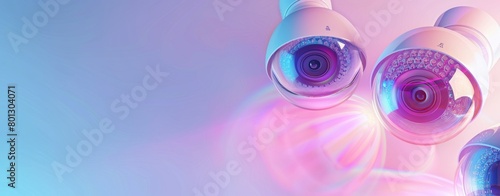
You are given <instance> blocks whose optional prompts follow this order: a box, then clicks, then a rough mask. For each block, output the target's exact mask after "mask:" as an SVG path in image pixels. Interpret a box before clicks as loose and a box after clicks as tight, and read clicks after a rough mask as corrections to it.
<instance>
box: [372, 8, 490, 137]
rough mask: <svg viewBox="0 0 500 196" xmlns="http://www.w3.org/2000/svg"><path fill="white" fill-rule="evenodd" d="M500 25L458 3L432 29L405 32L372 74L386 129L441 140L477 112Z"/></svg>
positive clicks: (374, 91)
mask: <svg viewBox="0 0 500 196" xmlns="http://www.w3.org/2000/svg"><path fill="white" fill-rule="evenodd" d="M499 47H500V26H499V25H498V23H497V22H496V21H495V19H494V18H493V17H491V16H490V15H489V14H487V13H486V12H484V11H481V10H479V9H476V8H472V7H455V8H452V9H450V10H448V11H446V12H445V13H444V14H442V15H441V16H440V17H439V19H438V20H437V22H436V24H435V26H433V27H422V28H417V29H414V30H411V31H409V32H406V33H404V34H403V35H401V36H400V37H398V38H397V39H396V40H394V41H393V42H392V43H391V44H390V45H389V46H388V47H387V48H386V49H385V51H384V52H383V53H382V55H381V57H380V58H379V60H378V62H377V64H376V66H375V69H374V71H373V74H372V78H371V84H372V89H373V99H374V106H375V108H376V109H377V111H378V112H377V114H378V116H379V118H380V119H381V121H382V122H383V124H384V125H385V127H386V128H387V129H388V130H389V131H390V132H391V133H392V134H393V135H395V136H396V137H398V138H400V139H402V140H404V141H407V142H410V143H414V144H423V145H427V144H437V143H441V142H444V141H447V140H449V139H451V138H452V137H454V136H455V135H457V134H458V133H460V132H461V131H462V130H463V129H464V128H465V127H466V126H467V125H468V124H469V123H470V122H471V121H472V120H473V119H474V118H475V117H476V116H477V114H478V113H479V111H480V109H481V108H482V106H483V104H484V100H485V99H486V97H487V95H488V90H489V75H488V74H489V71H490V70H491V68H492V67H493V66H494V64H495V63H496V62H497V61H498V58H499V56H500V55H499V54H500V50H499Z"/></svg>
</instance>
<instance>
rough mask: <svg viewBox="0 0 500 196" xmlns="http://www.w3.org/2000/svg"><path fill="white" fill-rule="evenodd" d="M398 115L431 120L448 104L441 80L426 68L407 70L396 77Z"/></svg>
mask: <svg viewBox="0 0 500 196" xmlns="http://www.w3.org/2000/svg"><path fill="white" fill-rule="evenodd" d="M395 87H396V89H397V91H398V92H397V94H396V96H397V104H398V106H399V108H400V110H397V112H398V113H399V115H401V116H403V117H405V118H406V119H408V120H411V121H413V122H418V123H424V122H428V121H432V120H434V119H436V118H438V117H439V116H441V115H442V114H443V112H444V111H445V110H446V108H447V105H448V90H447V88H446V85H445V84H444V82H443V80H442V79H441V78H439V77H438V76H437V75H435V74H434V73H432V72H430V71H427V70H413V71H408V72H406V73H404V74H402V75H401V76H399V77H398V79H396V82H395Z"/></svg>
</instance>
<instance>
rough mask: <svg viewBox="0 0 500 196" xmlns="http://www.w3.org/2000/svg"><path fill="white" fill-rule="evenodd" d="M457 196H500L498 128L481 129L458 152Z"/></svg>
mask: <svg viewBox="0 0 500 196" xmlns="http://www.w3.org/2000/svg"><path fill="white" fill-rule="evenodd" d="M459 160H460V163H459V166H458V169H457V174H456V176H455V192H456V195H477V196H479V195H500V127H496V128H494V129H488V130H486V131H483V132H481V133H480V134H478V135H477V136H476V137H474V138H473V139H472V140H471V141H469V142H468V143H467V144H466V145H465V147H464V148H463V149H462V151H461V152H460V156H459Z"/></svg>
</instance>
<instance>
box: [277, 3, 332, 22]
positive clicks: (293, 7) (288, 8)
mask: <svg viewBox="0 0 500 196" xmlns="http://www.w3.org/2000/svg"><path fill="white" fill-rule="evenodd" d="M310 7H322V8H326V9H330V10H331V9H332V2H331V1H330V0H280V11H281V16H282V17H283V18H285V17H287V16H288V15H290V14H291V13H293V12H296V11H299V10H301V9H305V8H310Z"/></svg>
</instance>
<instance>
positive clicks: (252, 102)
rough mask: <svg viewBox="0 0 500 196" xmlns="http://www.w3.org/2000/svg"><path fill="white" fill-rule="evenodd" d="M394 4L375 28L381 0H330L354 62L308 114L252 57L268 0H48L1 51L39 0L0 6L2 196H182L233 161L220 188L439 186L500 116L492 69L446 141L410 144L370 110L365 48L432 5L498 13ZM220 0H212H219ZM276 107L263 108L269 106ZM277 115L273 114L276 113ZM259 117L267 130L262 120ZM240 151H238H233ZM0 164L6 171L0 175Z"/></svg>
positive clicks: (424, 2) (265, 33)
mask: <svg viewBox="0 0 500 196" xmlns="http://www.w3.org/2000/svg"><path fill="white" fill-rule="evenodd" d="M395 1H396V2H400V6H401V9H403V11H402V12H401V13H398V14H393V15H392V16H391V20H390V22H389V23H388V24H387V25H386V26H380V32H378V33H373V32H371V33H370V30H367V29H366V28H367V26H369V25H370V24H372V23H374V22H375V23H376V22H377V20H376V18H375V17H374V16H372V15H371V14H370V12H372V11H375V12H377V11H380V10H386V9H387V5H388V3H389V2H391V1H389V0H376V1H370V0H350V1H333V7H334V9H335V10H336V11H338V12H339V13H341V14H343V15H344V16H345V17H346V18H348V19H349V20H350V21H351V22H352V23H353V24H354V26H356V27H358V29H359V30H360V32H362V33H363V34H365V35H367V34H369V35H371V36H369V37H370V40H371V41H369V42H367V45H366V53H367V56H368V64H367V69H366V71H365V75H364V77H363V80H362V81H361V84H360V85H359V87H358V89H357V91H356V96H355V97H353V98H352V99H351V100H349V101H348V102H346V104H344V105H342V106H340V107H339V108H334V109H331V110H327V111H322V112H310V111H304V110H301V109H298V108H295V107H293V106H290V105H289V104H288V103H287V102H286V101H284V100H283V99H282V98H281V97H280V96H279V94H278V93H277V91H275V90H274V88H273V87H272V85H271V82H270V80H269V79H268V78H267V75H266V74H265V69H264V57H265V51H266V47H267V41H268V40H269V37H270V36H271V33H272V32H273V30H274V27H275V26H276V25H277V24H278V23H279V22H280V20H281V17H280V13H279V9H278V1H265V0H254V1H250V0H242V2H241V3H240V4H238V5H235V6H231V8H232V11H229V12H226V13H225V14H224V18H223V19H221V18H219V16H218V14H217V12H216V10H215V9H214V7H213V1H212V0H208V1H183V0H168V1H159V0H144V1H137V2H132V1H127V2H124V1H118V0H108V1H104V2H102V1H76V0H72V1H70V2H69V3H68V4H66V5H61V6H60V10H59V12H58V13H57V15H55V16H54V17H52V18H50V19H49V22H48V23H47V25H45V26H43V27H41V28H39V32H38V34H37V35H36V36H35V37H34V38H32V39H30V40H29V43H28V44H25V45H21V46H20V51H19V52H18V53H16V52H14V50H13V49H12V47H11V45H10V43H9V40H8V39H7V35H8V34H9V32H14V33H17V34H20V31H21V27H22V26H23V22H22V20H21V18H22V17H28V18H31V17H32V16H33V14H34V13H36V12H38V11H41V8H40V7H39V6H38V5H37V1H5V0H3V1H1V2H0V35H3V36H2V37H3V38H1V39H0V84H1V85H2V86H1V87H0V88H2V89H3V90H0V103H3V104H0V111H3V112H2V114H1V115H0V124H1V126H0V127H1V129H0V130H1V131H2V132H1V135H0V138H1V140H2V142H0V144H1V145H0V169H1V170H0V193H1V194H2V195H92V196H95V195H194V193H193V189H199V190H201V191H203V189H204V187H205V186H207V185H208V184H210V183H212V182H214V180H213V179H212V178H211V177H210V175H209V173H210V172H219V171H222V170H224V168H225V167H226V164H227V163H229V162H231V161H233V160H235V161H237V162H238V163H240V168H241V173H239V174H238V175H235V176H231V179H230V181H229V183H228V184H227V186H225V187H224V188H219V191H218V192H219V195H303V194H306V193H309V195H332V194H354V195H366V194H375V195H402V194H414V195H423V194H426V195H436V194H440V195H443V194H453V193H452V191H453V184H452V183H453V178H454V174H455V168H456V167H457V165H458V160H457V159H458V153H459V151H460V148H461V147H462V146H463V145H464V144H465V143H466V142H467V141H468V140H469V139H470V138H472V137H473V136H474V135H475V134H477V133H479V132H480V131H482V130H484V129H486V128H489V127H491V126H493V125H494V124H496V123H499V122H500V115H498V111H500V104H498V101H497V100H499V99H500V79H498V78H499V77H500V66H497V67H495V68H494V69H493V70H492V71H491V75H492V77H491V78H492V81H491V83H492V89H491V94H490V96H489V97H488V100H487V101H486V105H485V107H484V108H483V110H482V112H481V113H480V115H479V116H478V117H477V119H476V120H475V121H474V122H473V123H472V124H471V125H470V126H469V127H468V128H467V129H466V130H465V131H464V132H463V133H462V134H461V135H459V136H458V137H456V138H454V139H452V140H450V141H448V142H446V143H443V144H440V145H437V146H425V147H418V146H413V145H410V144H407V143H404V142H402V141H399V140H398V139H395V138H394V137H393V136H391V135H389V134H386V133H385V132H384V131H383V130H382V129H381V128H380V125H379V124H378V123H377V122H376V120H375V119H374V118H373V115H372V114H371V112H372V109H371V105H370V103H369V101H370V100H371V98H370V96H371V91H370V87H369V76H370V74H371V70H372V69H373V64H374V63H375V61H376V59H377V58H378V55H379V54H380V53H381V52H382V50H383V49H384V47H385V46H387V45H388V44H389V43H390V42H391V40H393V39H394V38H396V37H397V36H398V35H400V34H401V33H403V32H406V31H408V30H411V29H413V28H416V27H421V26H431V25H433V24H434V22H435V20H436V19H437V17H438V16H439V15H440V14H441V13H443V12H444V11H445V10H447V9H449V8H451V7H454V6H459V5H470V6H474V7H478V8H481V9H483V10H485V11H487V12H489V13H490V14H491V15H493V16H494V17H495V18H496V19H497V21H500V12H498V2H497V1H495V0H481V1H470V0H469V1H466V0H460V1H439V2H437V1H431V0H421V1H415V0H413V1H412V0H399V1H398V0H395ZM221 2H226V1H224V0H221ZM156 65H159V66H160V67H161V70H162V71H166V72H168V73H169V74H170V75H169V76H168V77H167V78H166V79H165V80H164V81H163V82H162V83H161V84H160V85H159V86H158V88H156V89H155V90H153V91H150V92H148V94H147V98H146V99H145V100H144V101H142V102H140V103H139V105H138V107H137V108H135V109H133V110H131V112H130V114H129V116H128V117H127V118H126V120H119V119H118V118H117V114H116V113H114V112H112V111H111V109H110V104H111V103H112V102H113V101H114V100H115V99H118V98H120V96H121V95H122V94H129V93H130V92H131V89H133V88H134V87H136V86H138V85H140V84H141V83H142V79H143V77H144V76H145V75H147V74H148V72H147V71H146V67H147V66H151V67H153V68H154V67H155V66H156ZM11 83H14V84H16V85H17V89H18V92H17V96H18V102H17V104H18V122H17V123H18V129H19V131H20V135H19V136H18V140H19V141H18V144H17V145H18V149H17V153H18V161H17V163H18V173H17V175H18V178H17V188H16V189H15V190H12V189H10V188H8V187H7V179H6V178H5V176H7V172H5V171H4V170H7V166H8V163H7V160H6V155H7V143H5V140H7V137H6V136H5V132H6V131H5V129H6V126H5V124H6V112H5V111H6V106H7V104H6V86H7V85H8V84H11ZM273 111H274V112H273ZM276 111H286V113H287V114H286V115H284V117H283V116H281V117H282V120H281V121H280V122H278V123H277V124H280V123H281V124H282V126H279V127H280V128H279V129H277V130H273V131H274V133H275V134H274V137H273V140H272V141H270V143H269V144H266V145H264V146H263V147H262V148H263V149H262V150H255V149H254V150H255V151H254V152H256V153H255V156H250V154H245V153H241V152H238V149H239V146H240V145H244V146H247V143H248V142H247V140H248V137H252V136H255V135H258V134H259V133H260V131H261V130H263V129H264V128H266V127H269V126H270V125H269V124H270V123H271V124H273V123H275V121H274V120H276ZM106 117H108V118H110V119H111V120H112V121H113V122H114V125H115V126H116V130H115V131H114V132H113V133H110V134H106V135H104V141H103V142H102V144H100V145H99V146H96V147H94V148H93V151H92V153H91V154H90V155H89V156H86V157H84V158H83V161H82V163H81V164H79V165H78V166H76V167H75V168H74V170H73V172H71V173H67V174H65V175H64V180H63V181H62V182H60V181H59V180H58V178H57V177H56V175H55V173H54V171H53V169H52V163H54V162H55V161H57V162H60V163H64V160H65V156H66V154H67V151H66V147H67V146H69V147H72V148H75V146H76V145H77V144H78V143H79V142H80V141H82V140H84V139H85V136H84V135H83V134H82V130H84V129H87V130H89V129H93V128H96V127H98V125H99V121H100V120H101V119H102V118H106ZM278 118H280V117H279V116H278ZM272 127H275V126H274V125H273V126H272ZM245 148H246V147H245ZM2 171H4V172H2Z"/></svg>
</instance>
